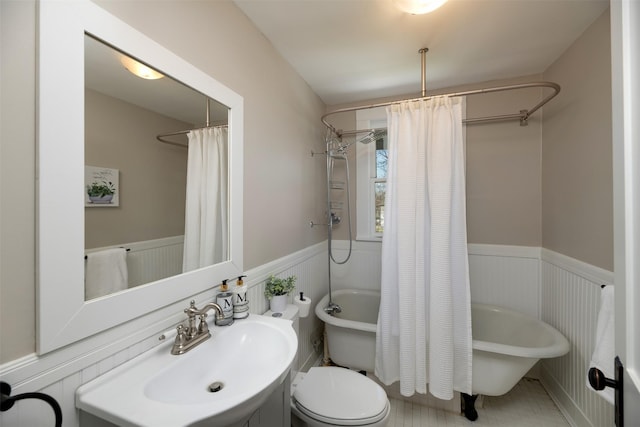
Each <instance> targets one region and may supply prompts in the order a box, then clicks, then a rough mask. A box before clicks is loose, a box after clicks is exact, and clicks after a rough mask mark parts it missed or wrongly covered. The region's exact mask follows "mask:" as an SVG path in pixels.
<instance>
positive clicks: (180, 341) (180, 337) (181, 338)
mask: <svg viewBox="0 0 640 427" xmlns="http://www.w3.org/2000/svg"><path fill="white" fill-rule="evenodd" d="M176 331H177V334H176V342H175V343H176V345H184V344H185V343H186V342H187V334H186V333H185V331H184V325H182V324H180V325H178V326H176Z"/></svg>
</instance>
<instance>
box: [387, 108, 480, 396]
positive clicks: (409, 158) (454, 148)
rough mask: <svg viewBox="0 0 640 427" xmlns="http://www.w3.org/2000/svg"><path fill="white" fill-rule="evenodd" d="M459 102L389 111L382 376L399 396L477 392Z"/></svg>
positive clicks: (449, 394) (389, 109)
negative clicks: (473, 385)
mask: <svg viewBox="0 0 640 427" xmlns="http://www.w3.org/2000/svg"><path fill="white" fill-rule="evenodd" d="M463 102H464V100H463V99H461V98H449V97H437V98H432V99H430V100H426V101H424V100H423V101H414V102H405V103H401V104H396V105H391V106H390V107H388V108H387V129H388V134H389V139H388V145H389V169H388V176H387V191H386V199H385V210H384V219H385V224H384V227H385V228H384V236H383V241H382V284H381V300H380V311H379V315H378V325H377V334H376V366H375V374H376V376H377V377H378V378H380V380H381V381H382V382H384V383H385V384H387V385H389V384H391V383H393V382H396V381H400V392H401V394H402V395H404V396H411V395H413V394H414V393H415V392H418V393H426V392H427V384H429V392H430V393H431V394H433V395H434V396H436V397H438V398H440V399H447V400H448V399H451V398H453V391H454V390H457V391H460V392H464V393H468V394H471V379H472V374H471V341H472V339H471V305H470V290H469V267H468V256H467V235H466V233H467V229H466V212H465V181H464V179H465V178H464V150H463V136H462V104H463Z"/></svg>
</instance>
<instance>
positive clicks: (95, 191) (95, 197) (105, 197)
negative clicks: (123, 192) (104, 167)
mask: <svg viewBox="0 0 640 427" xmlns="http://www.w3.org/2000/svg"><path fill="white" fill-rule="evenodd" d="M115 192H116V189H115V187H114V186H113V183H112V182H111V181H109V182H106V181H102V183H99V182H96V181H94V182H92V183H91V185H87V195H88V196H89V200H91V202H92V203H110V202H111V199H113V194H114V193H115Z"/></svg>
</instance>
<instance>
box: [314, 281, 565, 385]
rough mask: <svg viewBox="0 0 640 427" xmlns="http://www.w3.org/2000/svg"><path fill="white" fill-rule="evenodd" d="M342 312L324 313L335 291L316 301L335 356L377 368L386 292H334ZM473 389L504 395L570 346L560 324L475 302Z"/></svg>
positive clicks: (357, 365)
mask: <svg viewBox="0 0 640 427" xmlns="http://www.w3.org/2000/svg"><path fill="white" fill-rule="evenodd" d="M332 297H333V302H335V303H336V304H338V305H340V307H342V312H341V313H339V314H336V315H335V316H330V315H328V314H327V313H325V312H324V310H323V308H324V307H326V305H327V303H328V301H329V296H328V295H325V297H324V298H322V300H320V302H319V303H318V304H317V305H316V308H315V312H316V315H317V316H318V317H319V318H320V320H322V321H323V322H324V323H325V327H326V331H327V340H328V346H329V354H330V356H331V360H332V361H333V362H334V363H336V364H338V365H341V366H347V367H350V368H353V369H358V370H365V371H367V372H373V371H374V366H375V351H376V343H375V340H376V323H377V319H378V308H379V305H380V293H379V292H376V291H368V290H358V289H347V290H339V291H334V292H333V293H332ZM471 313H472V328H473V333H472V335H473V386H472V387H473V394H483V395H487V396H500V395H503V394H505V393H506V392H508V391H509V390H511V388H513V386H514V385H516V383H517V382H518V381H519V380H520V379H521V378H522V377H523V376H524V375H525V374H526V373H527V371H529V369H531V368H532V367H533V365H534V364H535V363H536V362H537V361H538V360H539V359H542V358H551V357H558V356H562V355H564V354H566V353H567V352H568V351H569V342H568V341H567V339H566V338H565V337H564V336H563V335H562V334H561V333H560V332H558V331H557V330H556V329H555V328H553V327H552V326H550V325H548V324H547V323H545V322H542V321H540V320H538V319H534V318H532V317H530V316H527V315H524V314H521V313H518V312H515V311H512V310H508V309H505V308H502V307H497V306H491V305H483V304H472V307H471Z"/></svg>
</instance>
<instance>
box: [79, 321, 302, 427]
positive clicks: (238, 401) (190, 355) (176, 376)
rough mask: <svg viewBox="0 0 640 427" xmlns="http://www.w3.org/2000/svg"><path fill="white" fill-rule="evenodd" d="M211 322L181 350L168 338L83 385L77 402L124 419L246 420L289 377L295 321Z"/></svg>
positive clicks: (175, 422)
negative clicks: (200, 338) (202, 337)
mask: <svg viewBox="0 0 640 427" xmlns="http://www.w3.org/2000/svg"><path fill="white" fill-rule="evenodd" d="M211 317H213V316H211ZM210 329H211V333H212V335H213V336H212V337H211V338H209V339H208V340H207V341H205V342H203V343H201V344H200V345H198V346H197V347H195V348H193V349H192V350H190V351H189V352H187V353H185V354H183V355H180V356H174V355H172V354H170V350H171V346H172V344H173V343H172V342H167V343H165V344H162V345H160V346H158V347H156V348H154V349H152V350H150V351H148V352H146V353H144V354H142V355H140V356H138V357H136V358H135V359H132V360H130V361H129V362H127V363H125V364H123V365H121V366H119V367H117V368H115V369H113V370H111V371H109V372H107V373H106V374H104V375H102V376H100V377H98V378H96V379H95V380H93V381H90V382H89V383H87V384H84V385H82V386H81V387H80V388H78V390H77V392H76V406H77V407H78V408H79V409H81V410H83V411H85V412H88V413H90V414H93V415H95V416H97V417H99V418H102V419H105V420H107V421H110V422H112V423H115V424H117V425H119V426H153V427H160V426H171V427H177V426H187V425H188V426H198V425H207V424H208V425H216V426H228V425H235V424H241V423H242V422H244V421H245V420H247V419H248V418H249V417H250V416H251V414H252V413H253V412H254V411H255V410H256V409H257V408H259V407H260V406H261V405H262V403H264V401H265V400H266V399H267V398H268V397H269V395H270V394H271V392H272V391H273V390H274V389H275V388H277V387H278V385H280V384H281V383H282V381H283V380H284V379H285V377H286V376H287V374H288V372H289V368H290V365H291V363H292V361H293V359H294V357H295V354H296V351H297V348H298V340H297V337H296V334H295V332H294V330H293V327H292V323H291V321H289V320H283V319H276V318H272V317H266V316H259V315H254V314H252V315H250V316H249V317H248V318H247V319H242V320H238V321H236V322H235V323H234V324H233V325H231V326H221V327H215V326H212V327H211V328H210ZM169 341H172V340H169ZM213 383H218V384H216V386H218V385H221V388H220V390H219V391H215V392H213V391H210V385H211V384H213Z"/></svg>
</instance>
